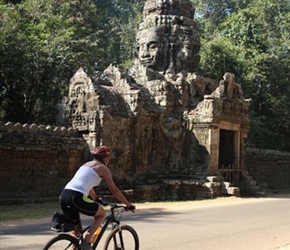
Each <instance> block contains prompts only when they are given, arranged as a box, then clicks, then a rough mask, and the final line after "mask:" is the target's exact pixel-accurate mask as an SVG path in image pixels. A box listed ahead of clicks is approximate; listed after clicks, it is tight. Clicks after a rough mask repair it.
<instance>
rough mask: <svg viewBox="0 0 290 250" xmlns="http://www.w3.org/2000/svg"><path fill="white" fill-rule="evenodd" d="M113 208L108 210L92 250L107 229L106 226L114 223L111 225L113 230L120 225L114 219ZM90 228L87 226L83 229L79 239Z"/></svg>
mask: <svg viewBox="0 0 290 250" xmlns="http://www.w3.org/2000/svg"><path fill="white" fill-rule="evenodd" d="M113 210H114V207H111V209H110V214H108V215H107V216H106V218H105V220H104V223H103V224H102V230H101V231H100V233H99V235H98V238H97V239H96V241H95V243H94V244H93V245H92V248H93V249H96V248H97V246H98V244H99V242H100V240H101V238H102V236H103V234H104V233H105V231H106V229H107V228H108V226H109V225H110V224H112V223H116V225H112V226H113V229H114V228H115V226H118V225H120V221H119V220H117V219H116V217H115V214H114V211H113ZM89 228H90V226H87V227H86V228H85V229H83V230H82V233H81V234H82V235H81V237H82V238H83V234H84V232H86V231H87V230H88V229H89Z"/></svg>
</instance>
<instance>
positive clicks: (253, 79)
mask: <svg viewBox="0 0 290 250" xmlns="http://www.w3.org/2000/svg"><path fill="white" fill-rule="evenodd" d="M195 2H196V6H197V21H198V24H199V27H200V28H201V32H202V45H203V46H202V50H201V55H202V60H201V64H200V69H199V70H200V71H201V72H202V73H203V74H205V75H207V76H209V77H212V78H214V79H220V78H221V76H222V74H223V73H224V72H226V71H230V72H233V73H234V74H235V75H236V78H237V81H238V82H239V83H240V84H241V85H242V88H243V91H244V96H245V97H246V98H252V103H253V104H252V107H251V109H252V114H251V132H250V137H249V143H251V144H254V145H255V146H256V147H260V148H273V149H280V150H290V142H289V140H288V138H289V136H290V111H289V110H290V95H289V93H290V81H289V65H290V64H289V63H290V53H289V52H290V42H289V41H290V39H289V38H290V37H289V30H290V22H289V20H290V18H289V17H290V16H289V15H290V14H289V13H290V2H289V0H278V1H276V0H258V1H254V2H253V1H234V0H229V1H226V0H219V1H214V2H213V1H207V0H199V1H195Z"/></svg>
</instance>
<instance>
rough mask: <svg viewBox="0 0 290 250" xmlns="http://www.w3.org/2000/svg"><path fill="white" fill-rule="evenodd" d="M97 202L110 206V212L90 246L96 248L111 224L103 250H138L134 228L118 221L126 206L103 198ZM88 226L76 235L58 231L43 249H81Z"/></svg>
mask: <svg viewBox="0 0 290 250" xmlns="http://www.w3.org/2000/svg"><path fill="white" fill-rule="evenodd" d="M99 203H100V204H101V205H103V206H110V212H109V213H108V215H107V216H106V218H105V220H104V223H103V224H102V228H101V231H100V232H99V235H98V237H97V239H96V241H95V242H94V243H93V244H92V248H93V249H96V248H97V246H98V244H99V242H100V240H101V238H102V236H103V235H104V233H105V231H106V229H107V228H108V227H109V226H110V225H111V232H110V233H109V235H108V236H107V238H106V240H105V243H104V247H103V250H139V238H138V234H137V232H136V231H135V229H134V228H132V227H131V226H129V225H121V223H120V220H121V217H122V214H123V212H125V211H128V209H127V208H126V206H123V205H118V204H116V203H111V202H107V201H103V200H102V201H101V202H99ZM89 228H90V226H87V227H86V228H84V229H83V230H82V231H81V233H80V234H79V235H78V236H77V237H75V236H73V235H71V234H68V233H59V234H58V235H57V236H56V237H54V238H52V239H51V240H50V241H49V242H47V244H46V245H45V246H44V248H43V250H48V249H49V250H59V249H62V250H65V249H68V250H81V247H80V244H81V242H82V241H83V239H84V235H85V233H86V232H87V231H88V229H89Z"/></svg>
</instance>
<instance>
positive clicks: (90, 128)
mask: <svg viewBox="0 0 290 250" xmlns="http://www.w3.org/2000/svg"><path fill="white" fill-rule="evenodd" d="M193 18H194V6H193V5H192V4H191V3H190V2H189V1H188V0H147V1H146V3H145V5H144V10H143V22H142V23H141V24H140V26H139V31H138V33H137V37H136V42H137V43H136V44H137V51H138V56H137V58H136V60H135V62H134V64H133V65H132V66H131V67H130V68H129V69H128V71H127V73H126V75H124V76H122V75H121V73H120V71H119V69H118V68H117V67H115V66H112V65H110V66H109V67H108V68H107V69H106V70H105V71H104V72H103V74H102V76H101V77H99V78H97V79H95V78H94V79H95V80H92V79H93V77H90V76H88V75H87V74H86V73H85V72H84V71H83V69H82V68H81V69H79V70H78V71H77V72H76V73H75V75H74V76H73V77H72V78H71V81H70V88H69V96H68V98H67V105H66V107H67V109H66V117H67V119H68V121H69V123H71V124H72V125H73V127H75V128H77V129H78V130H79V131H80V132H81V133H82V134H83V136H84V138H85V139H86V141H87V143H88V146H89V147H90V148H93V147H95V146H97V145H100V144H102V145H108V146H110V147H111V148H112V151H113V152H114V153H113V157H112V161H111V163H110V164H112V165H113V166H114V168H113V173H114V175H115V176H116V178H117V179H118V180H119V181H120V182H124V183H127V184H129V185H130V186H131V187H133V189H135V190H138V187H139V189H140V187H141V186H142V187H144V185H148V184H155V185H157V186H158V188H157V189H158V190H159V191H158V192H155V193H156V195H157V196H158V197H156V199H160V198H162V194H163V196H164V194H166V193H167V191H164V190H165V189H164V187H165V186H166V185H167V186H168V185H169V183H172V181H173V183H179V184H180V185H182V186H184V185H185V183H187V184H186V185H188V186H189V187H190V189H187V190H191V191H186V192H185V191H184V192H185V193H184V196H185V197H188V198H190V197H191V198H192V196H193V194H195V196H196V195H197V196H199V195H201V194H206V195H208V194H209V195H218V194H219V193H220V191H219V190H220V183H221V182H222V181H232V183H235V184H236V185H238V184H239V180H240V174H241V173H242V172H243V170H244V165H243V161H244V157H245V140H246V138H247V134H248V130H249V116H248V113H249V100H244V98H243V95H242V91H241V88H240V85H239V84H238V83H236V82H235V80H234V75H233V74H231V73H226V74H225V77H224V79H223V80H221V81H220V83H216V82H214V81H213V80H211V79H206V78H204V77H202V76H199V75H197V74H196V73H195V72H196V69H197V66H198V63H199V61H200V55H199V49H200V36H199V32H198V30H197V28H196V23H195V21H194V19H193ZM209 176H215V177H210V178H209ZM221 177H223V178H221ZM226 178H228V179H226ZM164 185H165V186H164ZM173 185H175V184H173ZM180 185H179V186H180ZM155 187H156V186H155ZM162 190H163V191H162ZM197 190H200V194H198V191H197ZM159 194H160V195H159Z"/></svg>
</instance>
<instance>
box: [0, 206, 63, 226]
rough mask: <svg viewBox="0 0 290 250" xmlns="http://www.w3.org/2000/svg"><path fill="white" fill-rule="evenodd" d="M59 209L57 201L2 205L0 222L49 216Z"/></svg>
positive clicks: (0, 207)
mask: <svg viewBox="0 0 290 250" xmlns="http://www.w3.org/2000/svg"><path fill="white" fill-rule="evenodd" d="M59 210H60V206H59V203H58V201H50V202H43V203H25V204H18V205H3V206H0V222H4V221H14V220H25V219H40V218H44V217H50V216H52V213H53V212H55V211H59Z"/></svg>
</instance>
